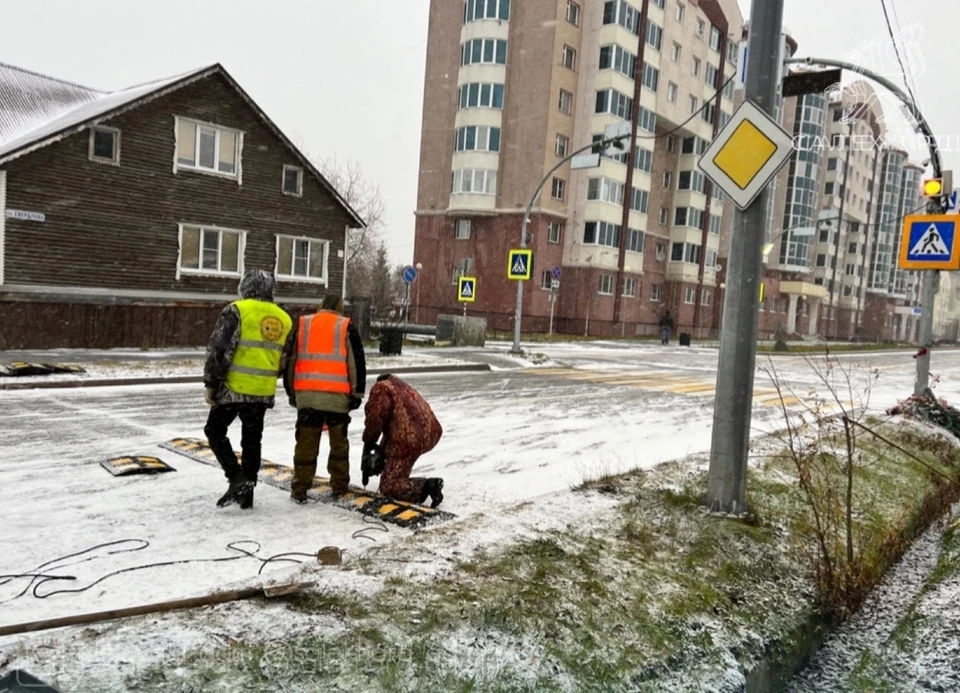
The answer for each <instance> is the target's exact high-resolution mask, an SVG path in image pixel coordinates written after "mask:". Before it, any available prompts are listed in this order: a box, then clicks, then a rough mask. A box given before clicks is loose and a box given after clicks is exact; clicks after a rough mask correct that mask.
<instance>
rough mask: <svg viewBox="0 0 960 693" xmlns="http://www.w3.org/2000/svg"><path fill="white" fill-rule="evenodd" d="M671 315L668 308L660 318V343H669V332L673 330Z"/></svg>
mask: <svg viewBox="0 0 960 693" xmlns="http://www.w3.org/2000/svg"><path fill="white" fill-rule="evenodd" d="M673 327H674V325H673V316H672V315H670V311H669V310H668V311H667V312H666V313H664V314H663V316H662V317H661V318H660V343H661V344H669V343H670V333H671V332H673Z"/></svg>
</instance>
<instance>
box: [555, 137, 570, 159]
mask: <svg viewBox="0 0 960 693" xmlns="http://www.w3.org/2000/svg"><path fill="white" fill-rule="evenodd" d="M569 148H570V138H569V137H567V136H566V135H560V134H558V135H557V146H556V153H557V156H560V157H564V156H566V155H567V150H568V149H569Z"/></svg>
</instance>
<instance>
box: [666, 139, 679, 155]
mask: <svg viewBox="0 0 960 693" xmlns="http://www.w3.org/2000/svg"><path fill="white" fill-rule="evenodd" d="M676 150H677V138H676V137H674V136H673V135H667V153H669V154H673V153H674V152H675V151H676Z"/></svg>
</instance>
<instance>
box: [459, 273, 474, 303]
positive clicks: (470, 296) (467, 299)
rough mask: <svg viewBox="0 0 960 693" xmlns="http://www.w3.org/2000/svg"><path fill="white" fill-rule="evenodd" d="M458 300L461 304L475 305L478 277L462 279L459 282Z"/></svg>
mask: <svg viewBox="0 0 960 693" xmlns="http://www.w3.org/2000/svg"><path fill="white" fill-rule="evenodd" d="M457 300H458V301H460V302H461V303H473V302H474V301H476V300H477V278H476V277H460V279H459V280H458V281H457Z"/></svg>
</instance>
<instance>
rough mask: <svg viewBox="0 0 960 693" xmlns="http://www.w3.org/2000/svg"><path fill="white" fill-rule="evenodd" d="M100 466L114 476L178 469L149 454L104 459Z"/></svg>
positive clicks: (156, 472) (159, 472)
mask: <svg viewBox="0 0 960 693" xmlns="http://www.w3.org/2000/svg"><path fill="white" fill-rule="evenodd" d="M100 466H101V467H103V468H104V469H106V470H107V471H108V472H110V473H111V474H113V475H114V476H131V475H133V474H163V473H164V472H175V471H177V470H176V469H174V468H173V467H171V466H170V465H169V464H167V463H166V462H164V461H163V460H161V459H160V458H159V457H150V456H148V455H129V456H127V457H114V458H113V459H110V460H103V461H102V462H101V463H100Z"/></svg>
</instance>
